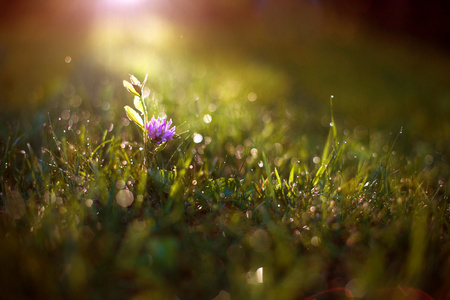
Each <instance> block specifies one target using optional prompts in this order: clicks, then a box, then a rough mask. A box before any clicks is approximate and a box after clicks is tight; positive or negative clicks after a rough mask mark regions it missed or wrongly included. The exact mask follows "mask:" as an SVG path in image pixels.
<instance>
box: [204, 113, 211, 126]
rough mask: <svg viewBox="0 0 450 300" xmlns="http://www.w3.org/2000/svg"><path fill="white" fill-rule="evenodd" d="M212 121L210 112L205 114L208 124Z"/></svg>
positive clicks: (205, 120)
mask: <svg viewBox="0 0 450 300" xmlns="http://www.w3.org/2000/svg"><path fill="white" fill-rule="evenodd" d="M211 121H212V117H211V115H210V114H206V115H204V116H203V122H205V123H206V124H209V123H211Z"/></svg>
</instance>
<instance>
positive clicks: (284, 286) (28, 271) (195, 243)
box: [0, 22, 450, 299]
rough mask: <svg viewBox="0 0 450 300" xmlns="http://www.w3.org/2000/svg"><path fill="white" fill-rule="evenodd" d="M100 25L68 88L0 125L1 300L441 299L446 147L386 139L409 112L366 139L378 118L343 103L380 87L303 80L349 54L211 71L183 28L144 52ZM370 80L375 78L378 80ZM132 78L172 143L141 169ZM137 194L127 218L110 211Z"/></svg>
mask: <svg viewBox="0 0 450 300" xmlns="http://www.w3.org/2000/svg"><path fill="white" fill-rule="evenodd" d="M138 23H139V22H138ZM145 24H146V23H145ZM151 24H153V23H151ZM103 25H104V28H101V29H99V32H95V31H93V32H92V36H91V40H89V42H87V45H88V46H85V48H86V49H87V50H86V49H85V50H84V51H85V52H83V53H79V54H78V55H73V62H72V63H71V64H69V65H67V66H68V67H70V72H68V70H66V69H65V68H64V67H62V71H61V73H58V72H56V73H55V74H44V75H45V78H46V82H44V83H42V86H41V88H42V90H43V92H42V95H43V96H41V97H42V98H44V100H45V101H42V102H39V103H31V104H30V106H29V107H28V108H24V109H23V110H21V112H20V114H19V115H17V116H15V117H14V118H13V117H11V116H10V115H8V114H9V111H4V112H2V118H1V120H2V121H1V122H2V124H1V126H2V127H1V131H0V177H1V179H2V180H1V183H0V186H1V200H2V203H1V205H0V207H1V209H0V240H1V241H0V245H1V247H0V266H1V267H2V270H1V272H0V274H1V280H0V286H1V287H2V292H1V293H2V294H1V295H2V298H15V299H27V298H47V299H54V298H56V299H58V298H64V299H67V298H69V299H70V298H74V299H80V298H81V299H85V298H86V299H177V297H178V298H179V299H213V298H214V297H216V296H218V295H221V296H222V297H223V298H220V299H228V298H227V296H226V295H227V293H228V294H229V295H230V296H231V298H232V299H304V298H306V297H308V296H311V295H314V294H316V293H319V292H321V291H325V290H330V289H335V288H347V289H348V290H350V291H351V292H352V294H353V295H354V297H355V298H356V299H379V298H386V299H398V298H399V297H400V296H399V293H400V288H398V287H399V286H400V287H402V288H407V287H410V288H415V289H418V290H422V291H425V292H426V293H428V294H430V295H431V296H433V297H434V298H436V299H442V298H445V297H448V296H449V289H448V284H449V279H448V274H449V272H450V261H449V257H450V236H449V234H448V228H449V221H450V212H449V201H448V196H449V183H448V174H449V169H448V163H447V158H446V155H447V151H446V150H445V149H446V148H445V146H446V145H448V141H446V140H445V137H446V136H447V135H448V132H443V133H442V134H440V133H439V132H438V131H436V130H431V129H433V126H431V127H430V128H431V129H430V135H431V136H434V137H440V138H439V139H437V140H436V144H433V143H432V142H430V141H428V140H426V139H422V138H419V137H422V135H421V133H420V132H419V131H418V132H415V133H414V132H411V130H410V128H411V127H410V126H406V127H407V128H405V129H404V130H403V131H401V125H403V122H402V120H403V119H401V118H400V120H395V121H393V122H388V120H389V118H391V117H392V115H394V116H395V112H400V111H402V107H403V106H402V105H403V104H402V102H401V101H399V103H398V105H394V106H393V107H394V108H395V109H394V110H393V111H391V110H390V109H388V108H386V110H383V107H377V110H376V111H375V113H376V117H382V120H381V121H379V122H381V123H382V125H380V128H378V127H377V124H379V123H377V121H376V120H375V121H374V120H368V121H367V123H362V125H361V120H363V116H370V113H371V112H372V108H373V106H371V103H372V102H370V101H369V102H364V103H366V104H365V105H363V104H361V106H360V107H355V105H356V104H355V103H354V102H352V100H349V99H346V98H345V97H344V95H345V96H348V94H346V92H348V91H350V92H348V93H351V91H353V93H356V94H357V95H361V94H358V93H362V90H369V91H370V90H371V88H372V87H371V84H373V83H372V82H373V80H370V79H369V80H368V83H367V85H368V86H363V87H360V88H358V89H350V88H349V89H346V88H345V86H346V85H347V84H346V83H345V82H342V81H339V79H337V78H334V77H333V76H331V75H330V76H331V77H330V82H329V85H328V86H323V85H320V84H319V83H318V81H317V80H318V79H317V78H318V77H319V73H320V72H319V71H315V72H317V73H312V71H313V67H312V66H313V65H316V66H318V68H319V69H322V71H323V70H324V68H325V67H326V66H327V64H326V63H325V64H322V62H321V61H320V59H319V58H320V57H328V58H329V59H330V62H334V59H332V58H335V57H338V58H339V57H341V58H342V57H346V56H347V55H349V54H348V52H346V51H343V50H342V49H344V48H345V47H347V46H342V47H338V48H339V49H341V50H342V51H343V52H342V53H341V54H340V55H339V53H338V55H337V56H334V55H336V50H339V49H336V46H335V45H334V46H333V43H331V45H329V44H328V43H329V42H323V43H322V42H320V43H318V44H316V43H312V44H308V47H310V48H311V49H315V50H317V49H319V50H321V51H318V52H317V51H316V52H315V51H309V50H308V51H306V52H307V53H309V54H308V55H309V56H310V59H307V60H304V61H302V59H299V60H295V59H294V56H295V55H294V54H295V49H291V50H290V51H289V52H288V53H287V56H280V57H288V58H283V59H282V58H279V60H276V56H275V55H274V57H275V58H273V57H272V56H271V54H270V51H269V50H267V51H268V52H264V51H263V50H261V51H262V53H260V55H262V56H268V58H267V60H258V59H254V60H248V59H247V58H248V57H249V54H248V53H255V52H254V51H253V50H255V49H254V48H252V47H254V44H252V43H249V45H248V47H249V49H244V50H236V52H233V53H232V54H231V55H230V56H226V57H221V56H220V53H219V54H217V53H210V54H208V55H207V54H206V52H208V51H207V50H204V51H205V53H203V52H202V53H196V51H197V50H198V49H208V47H207V46H205V45H202V46H201V47H200V46H198V48H196V47H197V46H195V45H189V43H188V42H183V41H180V40H178V39H176V38H175V37H176V36H177V34H176V33H177V32H176V30H177V29H176V27H175V29H174V28H172V27H167V28H166V27H161V28H160V31H157V32H156V33H154V34H155V35H158V34H160V35H162V36H163V37H162V38H158V37H154V39H155V42H153V44H152V43H150V46H148V45H147V44H146V43H147V41H145V40H144V41H143V40H140V39H139V38H136V37H135V36H133V35H134V34H135V35H137V36H139V32H134V33H128V34H123V33H121V32H120V31H118V28H116V27H111V28H110V27H108V26H106V25H105V24H103ZM109 25H110V26H112V25H111V24H109ZM147 25H148V24H147ZM130 26H131V27H133V26H134V25H133V24H132V25H130ZM148 26H149V27H151V26H150V25H148ZM152 26H156V25H152ZM144 27H145V26H144ZM108 28H109V29H108ZM164 30H168V31H170V30H174V31H175V33H171V32H169V33H166V35H164V33H165V31H164ZM125 31H126V30H125ZM126 32H131V31H126ZM100 33H101V34H100ZM109 35H111V36H109ZM102 39H103V40H102ZM161 40H162V41H163V42H158V41H161ZM89 43H91V44H89ZM185 43H186V44H185ZM193 44H195V43H193ZM323 44H327V46H323ZM361 44H365V43H361ZM361 44H359V45H357V46H354V47H356V49H358V47H368V48H370V45H369V46H367V45H366V46H364V45H363V46H361ZM89 45H90V46H89ZM94 45H95V46H94ZM145 45H147V46H145ZM318 45H322V46H318ZM316 47H317V48H316ZM348 47H350V46H348ZM180 48H181V49H189V50H186V51H184V50H183V51H182V50H174V49H180ZM118 49H119V50H118ZM311 49H310V50H311ZM352 49H354V48H352ZM359 49H360V48H359ZM364 49H367V48H364ZM179 51H181V52H182V53H181V54H180V52H179ZM241 51H242V52H241ZM291 51H292V52H291ZM354 51H355V53H357V52H358V51H356V50H354ZM275 52H276V53H278V52H277V51H275ZM314 53H316V54H314ZM353 55H356V54H353ZM376 55H377V54H373V56H376ZM202 56H206V57H202ZM91 57H95V58H96V59H91ZM358 58H359V59H360V60H363V62H361V61H358ZM285 59H286V61H283V60H285ZM289 59H292V60H293V61H296V63H298V64H300V65H301V64H303V66H304V67H305V68H306V69H307V70H309V71H311V73H310V75H311V76H310V77H308V76H306V75H305V74H306V73H301V72H300V71H298V70H293V69H291V66H289V64H288V63H287V61H288V60H289ZM365 59H366V58H365V57H358V56H356V58H355V60H353V63H354V66H358V65H361V64H362V65H364V62H367V61H366V60H365ZM380 59H381V58H380ZM94 60H97V62H95V63H94ZM77 61H78V62H77ZM340 62H342V61H340V60H338V61H337V62H334V63H335V64H336V66H335V67H336V68H338V69H341V70H342V72H347V73H346V74H348V76H351V75H352V74H354V73H357V72H356V71H355V69H353V68H345V67H344V66H343V65H342V66H339V63H340ZM380 65H383V64H381V63H379V64H378V63H374V66H372V67H370V68H371V70H374V69H375V70H378V71H377V72H381V73H383V70H382V67H380ZM25 67H26V66H24V68H25ZM355 68H356V67H355ZM430 68H431V67H430ZM401 70H403V69H401ZM43 72H44V71H43ZM65 72H67V73H68V74H69V75H67V73H65ZM338 72H339V71H338ZM389 72H390V71H389ZM389 72H388V73H389ZM402 72H403V71H402ZM402 72H399V73H395V74H396V75H395V76H402V75H401V74H402ZM427 72H430V73H431V72H432V70H431V69H430V71H427ZM127 73H133V74H135V75H136V76H138V77H139V79H142V78H143V76H144V75H145V73H148V74H149V81H148V82H149V83H148V84H147V86H148V87H149V88H150V89H151V93H150V97H149V98H148V103H147V106H148V107H149V108H150V109H151V112H154V113H155V114H156V115H160V114H162V113H165V114H167V115H168V117H169V118H172V119H173V120H174V124H175V125H176V126H177V133H178V134H180V136H181V138H180V139H177V140H174V141H172V142H171V143H168V145H167V147H166V148H165V149H164V150H163V151H161V152H158V153H157V154H156V155H155V157H154V159H153V160H152V161H151V165H149V168H145V167H143V166H142V162H143V158H144V157H143V151H141V150H140V148H141V147H143V145H142V136H141V133H140V132H139V128H138V127H137V126H135V124H133V123H132V122H129V121H128V119H127V118H126V114H125V111H124V109H123V107H124V105H130V106H132V97H131V96H130V95H129V94H128V93H127V92H126V91H125V89H124V88H123V87H122V84H121V83H122V80H123V79H128V78H127V77H128V76H127ZM62 74H63V75H62ZM322 74H327V73H326V72H325V71H323V72H322ZM377 74H378V73H377ZM399 74H400V75H399ZM352 76H356V77H357V75H352ZM373 76H374V78H381V77H383V76H384V75H373ZM393 76H394V75H393ZM395 76H394V77H395ZM411 76H412V75H411ZM437 76H438V75H437ZM443 76H444V75H443ZM333 78H334V79H333ZM396 78H397V77H396ZM439 78H444V77H439ZM332 79H333V80H335V81H333V80H332ZM427 80H428V79H423V81H424V82H428V81H427ZM27 82H28V81H27ZM300 82H303V85H302V86H300V87H296V84H298V83H300ZM20 84H22V83H20ZM30 84H31V83H30ZM429 84H431V83H427V84H426V85H429ZM393 85H395V84H393ZM340 86H341V87H342V88H341V90H338V92H339V93H336V94H335V97H334V98H333V101H332V102H328V99H329V96H330V94H331V93H329V92H328V91H336V89H337V88H339V87H340ZM397 87H399V86H398V85H395V87H392V86H391V87H389V86H388V87H386V88H385V90H382V92H380V93H381V94H379V95H378V97H380V98H383V95H386V94H388V93H390V91H393V90H395V88H397ZM405 89H406V90H407V89H408V88H406V87H405ZM5 90H6V89H5ZM424 90H426V88H424ZM355 91H356V92H355ZM416 91H417V90H416ZM446 92H447V90H446V89H443V90H439V91H437V93H442V95H444V96H445V95H447V94H446ZM7 93H8V95H10V96H11V97H12V98H13V99H15V97H18V98H17V99H19V98H20V97H19V95H22V94H21V92H19V91H17V90H15V89H13V88H11V89H9V90H7ZM252 93H255V94H256V96H257V99H256V101H249V99H252V100H254V97H255V94H252ZM303 93H304V94H303ZM321 93H323V94H326V95H325V96H324V95H322V94H321ZM333 93H334V92H333ZM392 93H395V92H394V91H393V92H392ZM398 93H400V92H398ZM412 94H414V95H416V93H412ZM419 94H420V93H419ZM311 95H316V96H315V97H316V98H315V97H313V96H311ZM319 95H320V97H319ZM322 96H324V97H322ZM444 96H443V97H444ZM356 97H357V96H356ZM373 97H374V98H373V99H377V95H374V96H373ZM393 97H394V96H393ZM322 98H323V99H322ZM305 99H310V101H306V100H305ZM311 99H320V102H319V101H317V102H315V101H314V100H311ZM371 101H373V100H371ZM367 103H369V104H367ZM414 103H415V104H414V105H417V106H418V107H420V105H421V104H420V101H418V100H417V99H416V100H415V101H414ZM441 104H442V105H444V104H445V103H444V101H443V102H442V103H441ZM330 105H332V110H333V111H332V112H331V113H330V108H331V107H330ZM367 105H368V106H367ZM439 113H440V114H441V113H442V111H440V112H439ZM347 114H348V115H347ZM440 114H437V115H436V118H437V119H443V117H442V116H441V115H440ZM357 115H360V116H357ZM355 116H357V117H358V118H356V117H355ZM355 118H356V119H355ZM424 118H425V119H428V118H431V115H430V114H428V113H427V114H425V117H424ZM330 122H331V123H332V124H333V126H331V127H330V126H329V124H330ZM371 122H372V123H371ZM424 122H425V121H424ZM369 123H370V124H369ZM407 124H408V125H411V124H413V123H407ZM414 124H415V123H414ZM443 124H444V125H445V124H447V123H445V122H443ZM398 125H400V126H398ZM419 125H420V124H419ZM419 125H418V127H420V126H419ZM445 126H447V125H445ZM386 128H387V129H386ZM420 128H421V127H420ZM428 129H429V128H427V129H423V128H422V130H424V131H423V132H428V131H427V130H428ZM389 132H392V133H389ZM423 132H422V133H423ZM194 134H200V135H201V136H202V137H203V139H202V141H201V142H199V143H195V142H194V141H193V136H194ZM130 193H131V194H132V195H133V203H132V204H131V205H130V206H128V207H123V206H121V205H119V203H122V201H124V200H127V199H129V198H128V197H130ZM261 267H262V268H263V269H262V270H263V283H259V282H258V276H257V275H256V271H257V270H258V269H259V268H261ZM329 295H332V296H330V297H331V298H333V299H339V297H341V298H342V299H345V298H346V297H345V293H343V292H342V291H338V290H335V291H334V292H333V291H330V294H329Z"/></svg>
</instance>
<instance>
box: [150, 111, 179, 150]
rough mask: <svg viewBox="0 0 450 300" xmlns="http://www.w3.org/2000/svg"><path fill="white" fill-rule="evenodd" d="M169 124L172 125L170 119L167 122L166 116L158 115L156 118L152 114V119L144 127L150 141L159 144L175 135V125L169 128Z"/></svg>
mask: <svg viewBox="0 0 450 300" xmlns="http://www.w3.org/2000/svg"><path fill="white" fill-rule="evenodd" d="M170 125H172V119H170V120H169V121H168V122H167V117H166V116H164V117H162V118H160V117H158V119H155V116H153V117H152V119H151V120H150V121H148V122H147V124H145V128H146V129H147V132H148V136H149V137H150V139H151V140H152V142H154V143H156V144H161V143H165V142H167V141H169V140H171V139H173V136H174V135H175V126H173V127H172V128H170Z"/></svg>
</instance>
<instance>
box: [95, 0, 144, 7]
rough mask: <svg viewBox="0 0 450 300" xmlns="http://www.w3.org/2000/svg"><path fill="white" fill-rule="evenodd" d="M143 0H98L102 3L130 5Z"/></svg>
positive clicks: (139, 3) (138, 3)
mask: <svg viewBox="0 0 450 300" xmlns="http://www.w3.org/2000/svg"><path fill="white" fill-rule="evenodd" d="M145 2H146V1H145V0H100V3H101V4H102V5H107V6H120V7H132V6H137V5H141V4H143V3H145Z"/></svg>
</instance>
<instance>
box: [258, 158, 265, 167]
mask: <svg viewBox="0 0 450 300" xmlns="http://www.w3.org/2000/svg"><path fill="white" fill-rule="evenodd" d="M258 166H259V167H260V168H262V167H263V166H264V163H263V161H262V160H260V161H259V163H258Z"/></svg>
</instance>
